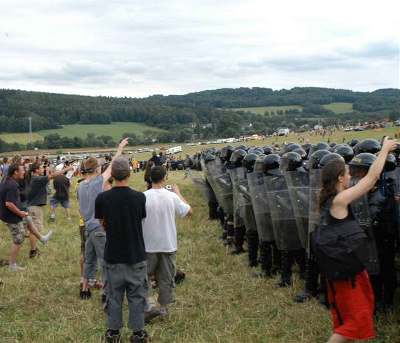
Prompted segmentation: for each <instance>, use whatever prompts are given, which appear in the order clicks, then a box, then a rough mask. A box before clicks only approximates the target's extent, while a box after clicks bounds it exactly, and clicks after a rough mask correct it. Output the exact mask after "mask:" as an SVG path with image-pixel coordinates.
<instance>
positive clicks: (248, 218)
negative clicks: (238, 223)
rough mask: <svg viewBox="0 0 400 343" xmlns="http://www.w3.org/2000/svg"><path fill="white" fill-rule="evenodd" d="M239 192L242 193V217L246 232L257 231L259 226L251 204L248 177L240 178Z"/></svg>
mask: <svg viewBox="0 0 400 343" xmlns="http://www.w3.org/2000/svg"><path fill="white" fill-rule="evenodd" d="M245 174H247V173H245ZM239 192H240V193H241V196H242V198H243V210H242V213H241V216H242V218H243V221H244V225H245V227H246V230H247V231H257V224H256V219H255V217H254V211H253V205H252V202H251V195H250V190H249V185H248V180H247V175H246V177H245V178H243V179H240V178H239Z"/></svg>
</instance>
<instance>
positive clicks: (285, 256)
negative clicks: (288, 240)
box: [278, 250, 293, 288]
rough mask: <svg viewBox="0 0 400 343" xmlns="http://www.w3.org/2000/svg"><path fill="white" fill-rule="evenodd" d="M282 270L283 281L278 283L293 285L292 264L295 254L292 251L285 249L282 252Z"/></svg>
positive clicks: (283, 285)
mask: <svg viewBox="0 0 400 343" xmlns="http://www.w3.org/2000/svg"><path fill="white" fill-rule="evenodd" d="M281 261H282V271H281V281H280V282H279V283H278V287H281V288H283V287H291V286H292V265H293V256H292V254H291V252H289V251H287V250H283V251H282V252H281Z"/></svg>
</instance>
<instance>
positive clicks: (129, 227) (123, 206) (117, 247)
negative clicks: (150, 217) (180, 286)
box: [95, 157, 148, 342]
mask: <svg viewBox="0 0 400 343" xmlns="http://www.w3.org/2000/svg"><path fill="white" fill-rule="evenodd" d="M111 176H112V177H113V179H114V183H115V185H114V187H113V188H112V189H110V190H108V191H105V192H103V193H101V194H99V196H98V197H97V199H96V206H95V208H96V211H95V217H96V218H97V219H100V221H101V223H102V226H103V227H104V230H105V231H106V237H107V238H106V247H105V250H104V261H105V273H106V278H107V287H108V288H107V291H108V293H107V307H106V313H107V327H108V329H107V331H106V335H105V338H106V341H107V342H116V341H117V340H118V339H119V338H120V331H119V330H120V329H121V328H122V326H123V323H122V304H123V299H124V296H125V294H126V296H127V299H128V305H129V324H128V326H129V328H130V329H131V330H132V331H133V333H132V337H131V342H147V341H148V335H147V333H146V331H144V310H145V305H146V296H147V269H146V253H145V247H144V241H143V231H142V219H143V218H145V217H146V207H145V203H146V198H145V196H144V195H143V193H139V192H136V191H134V190H132V189H131V188H130V187H129V186H128V182H129V177H130V168H129V162H128V160H127V159H125V158H124V157H118V158H116V159H115V160H114V161H113V162H112V166H111Z"/></svg>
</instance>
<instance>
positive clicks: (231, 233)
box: [224, 221, 235, 246]
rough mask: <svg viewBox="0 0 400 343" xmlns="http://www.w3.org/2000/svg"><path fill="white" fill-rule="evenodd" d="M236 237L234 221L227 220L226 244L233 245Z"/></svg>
mask: <svg viewBox="0 0 400 343" xmlns="http://www.w3.org/2000/svg"><path fill="white" fill-rule="evenodd" d="M234 237H235V228H234V227H233V223H232V222H231V221H227V222H226V242H224V244H225V245H231V246H233V242H234Z"/></svg>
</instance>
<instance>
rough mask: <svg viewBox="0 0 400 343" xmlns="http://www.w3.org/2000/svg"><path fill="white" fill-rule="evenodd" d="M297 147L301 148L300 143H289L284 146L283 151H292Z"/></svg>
mask: <svg viewBox="0 0 400 343" xmlns="http://www.w3.org/2000/svg"><path fill="white" fill-rule="evenodd" d="M298 148H301V146H300V144H297V143H289V144H288V145H287V146H286V147H285V149H284V152H285V153H286V152H290V151H293V150H295V149H298Z"/></svg>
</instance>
